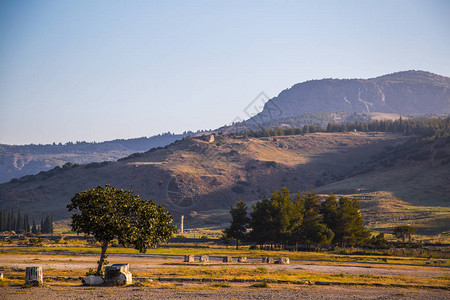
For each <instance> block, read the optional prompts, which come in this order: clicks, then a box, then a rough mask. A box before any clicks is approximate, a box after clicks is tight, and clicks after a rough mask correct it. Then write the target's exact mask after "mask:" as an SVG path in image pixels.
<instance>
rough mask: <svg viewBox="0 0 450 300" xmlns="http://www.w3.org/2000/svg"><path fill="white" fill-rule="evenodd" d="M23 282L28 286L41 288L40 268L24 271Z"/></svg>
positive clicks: (42, 276)
mask: <svg viewBox="0 0 450 300" xmlns="http://www.w3.org/2000/svg"><path fill="white" fill-rule="evenodd" d="M25 282H26V283H27V284H30V285H35V286H41V285H42V284H43V283H44V273H43V272H42V267H27V268H26V269H25Z"/></svg>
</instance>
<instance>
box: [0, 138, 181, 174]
mask: <svg viewBox="0 0 450 300" xmlns="http://www.w3.org/2000/svg"><path fill="white" fill-rule="evenodd" d="M187 135H188V133H186V134H170V133H166V134H160V135H155V136H152V137H149V138H147V137H142V138H135V139H126V140H114V141H107V142H102V143H87V142H77V143H66V144H64V145H62V144H59V145H57V144H53V145H2V144H0V182H6V181H9V180H11V179H12V178H19V177H22V176H25V175H33V174H37V173H39V172H41V171H47V170H50V169H53V168H54V167H56V166H59V167H61V166H63V165H64V164H65V163H67V162H70V163H74V164H86V163H90V162H102V161H115V160H117V159H119V158H122V157H126V156H128V155H130V154H132V153H135V152H143V151H147V150H149V149H151V148H153V147H161V146H165V145H168V144H170V143H172V142H174V141H176V140H179V139H182V138H183V137H184V136H187Z"/></svg>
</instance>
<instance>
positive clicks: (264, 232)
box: [249, 197, 273, 246]
mask: <svg viewBox="0 0 450 300" xmlns="http://www.w3.org/2000/svg"><path fill="white" fill-rule="evenodd" d="M250 227H251V228H252V231H251V232H250V236H249V237H250V240H251V241H252V242H255V243H258V244H260V245H261V246H262V245H263V244H264V243H266V242H272V240H273V236H272V230H273V228H272V227H273V220H272V212H271V205H270V201H269V199H267V198H266V197H263V198H262V199H261V200H259V201H258V202H256V203H255V204H253V206H252V212H251V213H250Z"/></svg>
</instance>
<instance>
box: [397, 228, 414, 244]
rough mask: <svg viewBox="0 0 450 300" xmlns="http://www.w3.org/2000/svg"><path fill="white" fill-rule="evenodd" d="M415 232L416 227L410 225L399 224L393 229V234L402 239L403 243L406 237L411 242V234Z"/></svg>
mask: <svg viewBox="0 0 450 300" xmlns="http://www.w3.org/2000/svg"><path fill="white" fill-rule="evenodd" d="M415 232H416V227H414V226H411V225H401V226H397V227H396V228H395V229H394V232H393V233H394V236H395V237H396V238H398V239H400V238H401V239H402V240H403V243H404V242H405V241H406V238H408V239H409V241H410V242H411V236H412V235H413V234H414V233H415Z"/></svg>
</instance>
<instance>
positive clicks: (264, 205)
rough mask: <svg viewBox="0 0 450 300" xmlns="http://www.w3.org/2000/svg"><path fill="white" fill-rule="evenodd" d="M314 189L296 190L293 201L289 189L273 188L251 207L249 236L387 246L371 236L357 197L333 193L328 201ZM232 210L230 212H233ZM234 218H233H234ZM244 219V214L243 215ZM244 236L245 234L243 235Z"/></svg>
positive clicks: (319, 243) (261, 241)
mask: <svg viewBox="0 0 450 300" xmlns="http://www.w3.org/2000/svg"><path fill="white" fill-rule="evenodd" d="M320 200H321V199H320V197H319V195H318V194H316V193H315V192H314V191H311V192H309V193H297V194H296V195H295V198H294V199H293V201H292V200H291V194H290V192H289V190H288V189H287V188H283V189H282V190H281V191H273V192H272V194H271V195H270V198H269V199H267V198H265V197H264V198H263V199H261V200H260V201H258V202H256V203H255V204H254V205H253V206H252V212H251V213H250V221H249V227H250V228H251V231H250V232H249V234H248V239H249V240H250V241H251V242H253V243H257V244H260V245H262V244H266V243H269V244H270V245H271V246H273V245H274V244H284V245H287V244H293V243H295V244H298V243H302V244H306V245H307V246H308V247H310V246H312V245H317V246H322V245H327V244H340V245H342V246H347V245H350V246H353V245H366V244H369V243H372V242H373V244H377V245H382V246H383V245H384V244H383V243H384V242H385V239H384V236H383V235H379V236H378V238H377V239H375V238H374V239H370V235H371V234H370V231H368V230H366V229H365V228H364V226H363V218H362V215H361V213H360V203H359V200H358V199H357V198H354V199H350V198H348V197H340V198H339V199H336V197H335V196H334V195H333V194H330V195H329V196H328V197H327V198H326V199H325V201H322V202H321V201H320ZM230 212H231V211H230ZM233 219H234V218H233ZM240 219H241V220H243V219H244V216H243V215H240ZM240 238H242V235H241V236H240Z"/></svg>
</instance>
